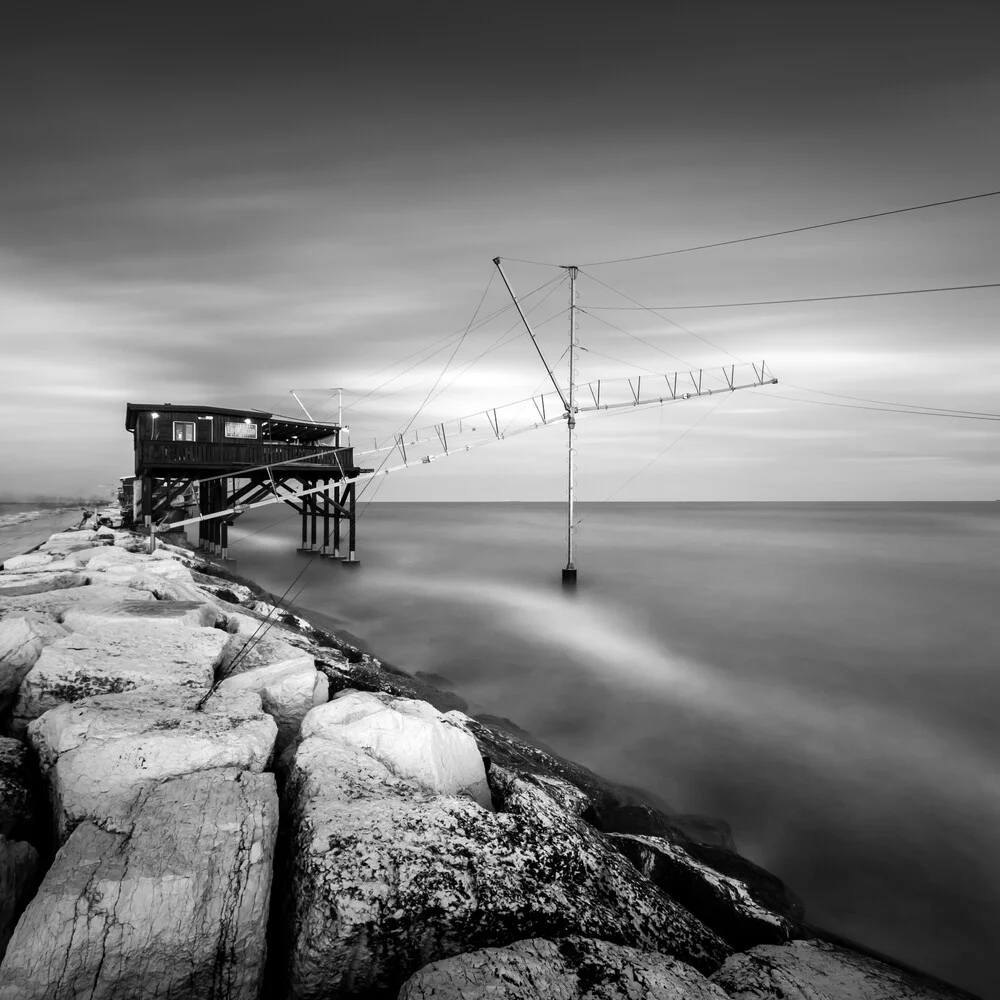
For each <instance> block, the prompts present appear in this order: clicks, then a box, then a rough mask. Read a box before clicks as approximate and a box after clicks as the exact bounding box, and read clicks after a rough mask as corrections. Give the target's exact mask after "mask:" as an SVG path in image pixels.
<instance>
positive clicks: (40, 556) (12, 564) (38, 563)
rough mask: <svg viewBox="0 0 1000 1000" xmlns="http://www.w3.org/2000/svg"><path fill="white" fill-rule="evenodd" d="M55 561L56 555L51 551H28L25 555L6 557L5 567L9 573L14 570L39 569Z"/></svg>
mask: <svg viewBox="0 0 1000 1000" xmlns="http://www.w3.org/2000/svg"><path fill="white" fill-rule="evenodd" d="M55 561H56V557H55V556H54V555H53V554H52V553H51V552H26V553H25V554H24V555H23V556H11V557H10V558H9V559H5V560H4V561H3V569H4V571H5V572H8V573H10V572H13V571H14V570H25V569H38V568H40V567H42V566H45V565H46V564H47V563H51V562H55Z"/></svg>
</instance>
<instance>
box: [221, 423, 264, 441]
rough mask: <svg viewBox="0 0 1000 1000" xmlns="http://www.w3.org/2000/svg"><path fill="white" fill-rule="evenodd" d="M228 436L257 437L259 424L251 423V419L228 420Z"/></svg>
mask: <svg viewBox="0 0 1000 1000" xmlns="http://www.w3.org/2000/svg"><path fill="white" fill-rule="evenodd" d="M226 437H227V438H253V439H254V440H256V439H257V425H256V424H252V423H250V421H249V420H239V421H236V420H227V421H226Z"/></svg>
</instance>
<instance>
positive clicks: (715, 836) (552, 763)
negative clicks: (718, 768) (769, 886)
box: [453, 715, 732, 846]
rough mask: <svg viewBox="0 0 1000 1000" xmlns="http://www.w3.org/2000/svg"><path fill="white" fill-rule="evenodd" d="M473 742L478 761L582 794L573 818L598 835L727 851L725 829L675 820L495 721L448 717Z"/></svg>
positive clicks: (664, 809) (715, 823) (656, 804)
mask: <svg viewBox="0 0 1000 1000" xmlns="http://www.w3.org/2000/svg"><path fill="white" fill-rule="evenodd" d="M453 718H454V720H455V721H456V722H458V723H460V724H461V725H463V726H464V727H465V728H466V729H467V730H468V731H469V732H470V733H471V734H472V735H473V736H474V737H475V739H476V742H477V743H478V744H479V750H480V752H481V753H482V755H483V756H484V757H487V758H489V759H490V760H491V761H494V762H496V763H497V764H500V765H501V766H502V767H504V768H507V769H508V770H512V771H514V772H515V773H517V774H520V775H524V776H529V775H532V776H537V777H550V778H557V779H560V780H561V781H566V782H569V783H570V784H571V785H574V786H575V787H576V788H577V789H579V790H580V791H581V792H583V793H584V795H585V796H586V800H578V801H579V804H580V806H581V808H580V810H579V815H580V816H581V817H582V818H583V819H585V820H586V821H587V822H588V823H590V824H591V825H592V826H594V827H596V828H597V829H598V830H603V831H605V832H615V833H638V834H649V835H652V836H669V837H674V836H682V837H685V838H687V837H697V838H698V839H704V840H705V841H706V842H708V843H720V844H721V845H722V846H732V836H731V834H730V833H729V826H728V824H727V823H725V822H724V821H722V820H714V819H711V818H708V817H693V816H684V817H675V816H674V814H673V813H672V811H671V810H670V807H669V806H668V805H667V804H666V803H665V802H662V801H660V800H659V799H657V798H656V797H655V796H652V795H650V794H649V793H647V792H643V791H640V790H639V789H635V788H629V787H627V786H625V785H616V784H614V783H613V782H610V781H607V780H606V779H605V778H602V777H600V776H599V775H597V774H594V772H593V771H590V770H588V769H587V768H585V767H583V766H582V765H580V764H576V763H574V762H573V761H570V760H566V759H565V758H563V757H560V756H559V755H558V754H556V753H555V751H553V750H552V749H550V748H549V747H547V746H545V744H544V743H541V742H540V741H538V740H535V739H533V738H532V737H531V736H530V735H529V734H528V733H526V732H525V731H524V730H523V729H520V728H519V727H518V726H515V725H514V723H512V722H511V721H510V720H509V719H502V718H498V717H497V716H491V715H488V716H480V717H478V718H475V719H472V718H469V717H468V716H458V715H456V716H454V717H453Z"/></svg>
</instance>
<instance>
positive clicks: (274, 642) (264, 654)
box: [219, 609, 302, 677]
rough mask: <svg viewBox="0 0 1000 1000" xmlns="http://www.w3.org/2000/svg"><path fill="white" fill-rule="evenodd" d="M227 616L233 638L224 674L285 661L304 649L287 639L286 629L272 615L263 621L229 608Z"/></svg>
mask: <svg viewBox="0 0 1000 1000" xmlns="http://www.w3.org/2000/svg"><path fill="white" fill-rule="evenodd" d="M226 618H227V619H228V622H229V625H228V629H229V633H230V637H229V642H228V643H227V645H226V649H225V652H224V653H223V655H222V660H221V662H220V664H219V669H220V671H221V672H222V674H223V676H226V677H229V676H231V675H233V674H241V673H244V672H245V671H247V670H253V669H254V668H255V667H265V666H268V665H269V664H272V663H283V662H285V661H286V660H294V659H297V658H298V657H300V656H301V655H302V650H301V648H300V647H299V646H296V645H293V644H292V643H291V642H289V641H288V640H287V639H286V637H285V635H286V633H285V629H283V628H282V627H281V626H280V625H278V624H276V622H275V620H274V619H273V618H272V619H271V620H270V621H263V620H261V619H258V618H253V617H252V616H250V615H245V614H242V613H241V612H239V611H233V610H230V609H227V611H226Z"/></svg>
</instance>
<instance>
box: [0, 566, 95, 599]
mask: <svg viewBox="0 0 1000 1000" xmlns="http://www.w3.org/2000/svg"><path fill="white" fill-rule="evenodd" d="M88 583H90V577H89V576H88V575H87V574H86V573H82V572H73V571H64V572H58V573H28V572H25V573H6V572H4V573H0V597H8V598H10V597H25V596H28V595H31V594H44V593H46V592H47V591H50V590H64V589H66V588H69V587H85V586H86V585H87V584H88Z"/></svg>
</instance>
